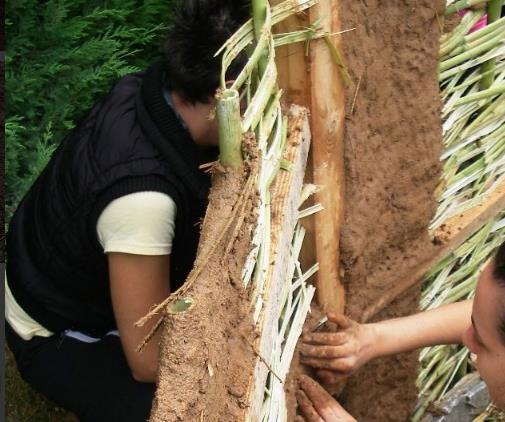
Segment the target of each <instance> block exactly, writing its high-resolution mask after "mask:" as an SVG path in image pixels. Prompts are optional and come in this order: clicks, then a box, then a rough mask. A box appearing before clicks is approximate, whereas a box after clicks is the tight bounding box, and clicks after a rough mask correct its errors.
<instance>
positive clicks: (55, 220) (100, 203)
mask: <svg viewBox="0 0 505 422" xmlns="http://www.w3.org/2000/svg"><path fill="white" fill-rule="evenodd" d="M211 159H215V150H212V151H207V152H206V153H204V152H202V151H201V150H199V149H198V148H197V147H196V145H195V144H194V142H193V141H192V139H191V138H190V136H189V134H188V132H187V131H186V130H185V129H184V128H183V127H182V125H181V123H180V122H179V120H178V119H177V116H176V115H175V114H174V112H173V110H172V109H171V108H170V107H169V106H168V104H167V103H166V101H165V99H164V98H163V94H162V66H161V64H160V63H157V64H155V65H153V66H151V68H149V69H148V70H147V71H146V72H145V74H131V75H127V76H125V77H124V78H122V79H121V80H120V81H119V82H118V83H117V84H116V85H115V86H114V87H113V89H112V90H111V92H110V93H109V94H108V95H107V97H105V98H104V99H103V100H102V101H101V102H99V103H98V104H97V105H96V106H95V107H94V108H93V109H92V110H91V111H90V113H89V114H88V115H87V117H86V118H85V119H84V120H83V121H82V122H81V123H80V124H79V125H78V126H77V127H76V128H75V129H74V130H73V131H72V132H71V133H70V134H69V135H68V136H67V137H66V138H65V139H64V141H63V142H62V143H61V144H60V146H59V147H58V148H57V150H56V151H55V152H54V154H53V156H52V157H51V160H50V161H49V163H48V165H47V167H46V168H45V169H44V171H43V172H42V173H41V175H40V176H39V177H38V179H37V180H36V182H35V183H34V185H33V186H32V187H31V189H30V190H29V191H28V193H27V194H26V196H25V197H24V198H23V200H22V201H21V203H20V205H19V206H18V209H17V210H16V212H15V214H14V216H13V218H12V221H11V223H10V227H9V233H8V237H7V280H8V283H9V287H10V289H11V291H12V294H13V296H14V298H15V299H16V301H17V302H18V303H19V305H20V306H21V307H22V308H23V309H24V310H25V311H26V312H27V313H28V315H30V316H31V317H32V318H33V319H35V320H36V321H37V322H39V323H40V324H42V325H43V326H44V327H45V328H47V329H49V330H50V331H52V332H59V331H62V330H64V329H74V330H79V331H82V332H84V333H88V334H90V335H102V334H104V333H105V332H107V331H109V330H111V329H114V328H115V321H114V315H113V311H112V304H111V297H110V288H109V279H108V268H107V258H106V256H105V255H104V252H103V248H102V247H101V245H100V243H99V242H98V238H97V233H96V224H97V220H98V217H99V215H100V213H101V212H102V211H103V209H104V208H105V207H106V206H107V205H108V204H109V203H110V202H111V201H112V200H114V199H116V198H118V197H120V196H123V195H126V194H129V193H134V192H139V191H146V190H151V191H158V192H163V193H167V194H169V195H170V196H171V197H172V198H173V200H174V201H175V203H176V205H177V217H176V224H175V227H176V228H175V237H174V241H173V247H172V254H171V269H170V272H171V274H170V276H171V286H172V290H174V289H175V288H177V287H179V286H180V285H181V284H182V283H183V282H184V280H185V278H186V276H187V274H188V272H189V270H190V269H191V266H192V264H193V261H194V258H195V254H196V247H197V243H198V238H199V227H198V223H199V221H200V220H201V218H202V217H203V214H204V212H205V207H206V204H207V195H208V190H209V186H210V180H209V177H208V176H207V175H206V174H205V173H203V172H202V171H201V170H199V169H198V166H199V165H200V164H201V163H202V162H205V161H209V160H211ZM146 218H149V216H148V215H146Z"/></svg>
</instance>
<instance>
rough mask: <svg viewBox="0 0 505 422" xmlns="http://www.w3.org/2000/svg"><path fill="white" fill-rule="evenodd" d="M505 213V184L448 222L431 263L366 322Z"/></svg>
mask: <svg viewBox="0 0 505 422" xmlns="http://www.w3.org/2000/svg"><path fill="white" fill-rule="evenodd" d="M504 210H505V180H504V181H502V182H501V183H500V184H499V185H498V186H497V187H496V188H494V189H493V190H492V191H491V192H490V193H489V194H488V195H487V196H486V197H485V198H484V200H483V201H482V202H481V203H480V204H478V205H476V206H475V207H473V208H470V209H469V210H467V211H466V212H464V213H462V214H459V215H457V216H455V217H452V218H450V219H448V220H447V221H446V222H445V223H444V225H443V226H442V227H441V228H440V229H439V230H437V231H435V232H434V233H433V235H434V238H436V239H437V241H438V242H439V243H440V244H439V245H438V246H436V247H435V248H434V252H433V254H431V256H430V257H429V259H427V260H425V261H424V262H422V263H420V264H418V265H417V266H416V268H414V269H412V271H411V272H410V274H411V276H410V277H408V278H404V279H401V280H398V282H397V283H394V284H393V286H394V287H393V288H392V289H391V290H389V291H388V292H386V293H385V294H384V295H383V296H382V297H380V298H379V299H378V300H377V301H376V302H375V303H373V304H372V305H370V306H369V307H368V308H367V309H366V310H365V312H364V313H363V316H362V319H361V321H362V322H366V321H369V320H370V319H372V318H373V317H374V316H375V315H377V314H378V313H379V312H381V311H382V310H383V309H384V308H386V307H387V306H388V305H389V304H390V303H391V302H393V301H394V300H395V299H397V298H398V297H400V296H402V295H403V294H404V293H405V292H407V291H408V290H410V289H411V288H412V287H414V286H416V285H418V284H419V283H421V282H422V281H423V278H424V275H425V274H426V273H427V272H428V271H429V270H430V269H431V268H433V267H434V266H435V265H436V264H437V263H439V262H440V261H441V260H442V259H444V258H445V257H447V256H448V255H449V254H450V253H452V252H453V251H454V250H455V249H456V248H458V246H460V245H461V244H462V243H463V242H464V241H465V240H467V239H468V238H469V237H470V236H471V235H472V234H473V233H475V232H476V231H477V230H479V229H480V228H481V227H482V226H483V225H484V224H486V223H487V222H488V221H489V220H490V219H492V218H493V217H495V216H496V215H497V214H499V213H500V212H501V211H504Z"/></svg>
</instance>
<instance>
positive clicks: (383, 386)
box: [338, 0, 444, 421]
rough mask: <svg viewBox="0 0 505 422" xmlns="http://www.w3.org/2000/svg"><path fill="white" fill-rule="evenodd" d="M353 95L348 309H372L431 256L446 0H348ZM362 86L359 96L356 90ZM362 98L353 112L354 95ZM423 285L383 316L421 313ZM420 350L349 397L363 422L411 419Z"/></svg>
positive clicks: (347, 53) (358, 385)
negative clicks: (440, 51) (440, 52)
mask: <svg viewBox="0 0 505 422" xmlns="http://www.w3.org/2000/svg"><path fill="white" fill-rule="evenodd" d="M338 13H339V16H340V19H341V26H342V28H356V29H355V30H354V31H351V32H348V33H345V34H343V35H342V37H343V38H342V46H343V49H344V51H343V52H344V57H345V61H346V64H347V66H348V69H349V71H350V73H351V76H352V79H353V81H355V83H354V86H352V87H350V88H349V90H348V92H347V104H346V111H347V120H346V127H345V175H346V186H345V189H346V194H345V219H344V224H343V233H342V239H341V253H342V261H343V262H342V264H343V267H344V269H345V276H344V282H345V285H346V291H347V309H346V313H347V314H348V315H350V316H351V317H352V318H355V319H359V318H360V316H361V314H362V312H363V310H364V309H365V308H366V307H367V306H369V305H370V304H371V303H372V302H373V301H374V300H376V299H377V298H379V297H380V296H381V295H382V294H383V293H384V292H386V291H387V290H388V289H389V288H390V287H391V285H392V284H393V283H395V282H398V281H399V279H400V278H401V277H403V276H405V277H406V276H407V275H408V273H409V270H411V269H412V268H414V267H415V264H416V263H419V262H422V261H423V260H424V259H425V258H426V257H428V256H429V254H430V251H431V248H432V246H433V245H432V243H431V239H430V237H429V235H428V231H427V227H428V224H429V222H430V220H431V218H432V217H433V215H434V212H435V209H436V201H435V198H434V191H435V187H436V185H437V183H438V180H439V173H440V164H439V157H440V153H441V149H442V133H441V119H440V102H439V91H438V80H437V74H438V71H437V68H438V61H437V58H438V48H439V41H438V40H439V37H440V20H439V17H442V16H443V14H444V2H443V1H441V0H433V1H427V0H426V1H422V0H404V1H401V0H391V1H387V2H385V1H378V0H360V1H356V0H343V1H340V2H339V12H338ZM357 81H360V83H359V90H358V91H357V93H356V86H357V85H358V83H357ZM354 95H356V100H355V104H354V108H353V109H352V114H351V108H352V101H353V98H354ZM419 294H420V288H418V289H413V290H411V291H409V292H408V293H407V294H406V295H404V297H403V298H400V299H399V300H397V301H396V302H395V303H393V304H392V305H391V306H389V307H388V308H387V310H386V311H384V312H383V313H382V314H381V315H379V316H378V317H377V319H384V318H388V317H394V316H399V315H405V314H411V313H413V312H416V311H417V309H418V302H419ZM416 375H417V353H408V354H403V355H399V356H395V357H392V358H388V359H381V360H378V361H376V362H372V363H370V364H369V365H366V366H365V367H363V368H362V369H361V370H360V371H359V372H358V373H357V374H356V375H355V376H353V377H352V378H351V379H350V380H349V382H348V384H347V387H346V389H345V391H344V393H343V395H342V397H341V399H342V403H343V404H344V405H345V407H346V408H347V409H348V410H349V411H350V412H351V413H352V414H353V416H354V417H355V418H356V419H358V420H360V421H386V420H387V421H405V420H408V416H409V413H410V412H411V411H412V409H413V407H414V405H415V401H416V398H417V390H416V388H415V379H416Z"/></svg>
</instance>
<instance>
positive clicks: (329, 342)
mask: <svg viewBox="0 0 505 422" xmlns="http://www.w3.org/2000/svg"><path fill="white" fill-rule="evenodd" d="M327 317H328V321H330V322H333V323H334V324H336V325H337V326H338V328H337V331H336V332H313V333H307V334H305V335H304V336H303V338H302V340H303V343H302V345H301V346H300V353H301V362H302V363H303V364H305V365H308V366H311V367H313V368H315V369H317V375H318V376H319V377H320V378H321V379H322V380H323V381H324V382H326V383H328V384H335V383H338V381H340V380H341V379H342V377H343V376H345V375H349V374H350V373H352V372H354V371H356V370H357V369H358V368H360V367H361V366H363V365H364V364H365V363H366V362H368V361H369V360H370V359H372V358H373V357H374V355H373V350H374V344H375V343H376V342H377V335H376V330H375V328H374V325H373V324H359V323H357V322H355V321H353V320H351V319H349V318H347V317H346V316H344V315H340V314H331V313H330V314H328V316H327Z"/></svg>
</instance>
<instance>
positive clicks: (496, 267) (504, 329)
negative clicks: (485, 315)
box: [493, 242, 505, 344]
mask: <svg viewBox="0 0 505 422" xmlns="http://www.w3.org/2000/svg"><path fill="white" fill-rule="evenodd" d="M493 262H494V264H493V278H494V279H495V280H496V281H497V282H498V285H499V286H500V287H501V288H502V289H503V290H504V291H505V242H504V243H502V244H501V246H500V247H499V248H498V252H497V253H496V255H495V257H494V260H493ZM503 296H504V300H502V304H503V305H504V306H503V309H502V312H501V315H500V326H499V329H500V335H501V339H502V343H503V344H505V293H504V295H503Z"/></svg>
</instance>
